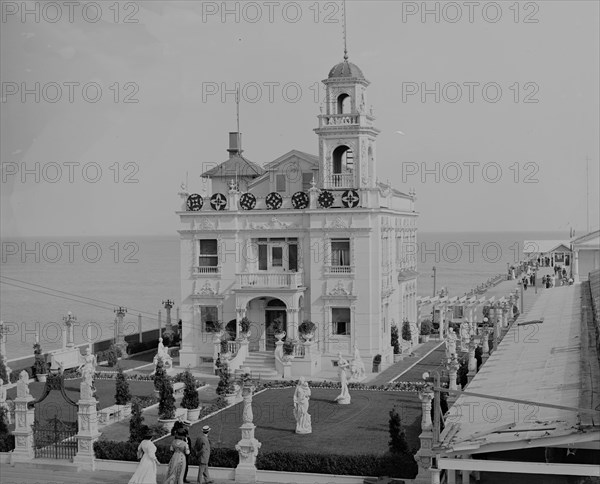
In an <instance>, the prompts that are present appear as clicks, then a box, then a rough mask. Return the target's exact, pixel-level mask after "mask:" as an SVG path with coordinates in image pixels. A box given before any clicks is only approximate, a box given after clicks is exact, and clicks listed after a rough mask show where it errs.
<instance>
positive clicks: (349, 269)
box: [324, 265, 354, 276]
mask: <svg viewBox="0 0 600 484" xmlns="http://www.w3.org/2000/svg"><path fill="white" fill-rule="evenodd" d="M324 267H325V274H333V275H336V276H337V275H341V274H345V275H348V274H353V273H354V266H330V265H327V266H324Z"/></svg>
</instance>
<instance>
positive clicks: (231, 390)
mask: <svg viewBox="0 0 600 484" xmlns="http://www.w3.org/2000/svg"><path fill="white" fill-rule="evenodd" d="M238 390H239V389H238V388H236V384H235V382H234V381H233V380H232V379H231V376H230V375H229V371H228V370H227V367H225V368H221V375H220V380H219V384H218V385H217V390H216V392H217V395H219V396H221V397H223V398H224V399H225V401H226V402H227V405H233V404H234V403H235V401H236V399H237V394H238Z"/></svg>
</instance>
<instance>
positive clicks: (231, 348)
mask: <svg viewBox="0 0 600 484" xmlns="http://www.w3.org/2000/svg"><path fill="white" fill-rule="evenodd" d="M239 349H240V343H239V341H228V342H227V352H228V353H231V354H232V355H235V354H237V352H238V350H239Z"/></svg>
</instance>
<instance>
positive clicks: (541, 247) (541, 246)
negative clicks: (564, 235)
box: [523, 240, 571, 254]
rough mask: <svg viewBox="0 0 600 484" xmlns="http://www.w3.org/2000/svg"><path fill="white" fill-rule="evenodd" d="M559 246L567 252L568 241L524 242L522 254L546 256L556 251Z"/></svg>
mask: <svg viewBox="0 0 600 484" xmlns="http://www.w3.org/2000/svg"><path fill="white" fill-rule="evenodd" d="M561 245H563V246H564V249H565V250H567V251H569V250H571V249H570V248H569V246H570V242H569V241H568V240H525V241H524V242H523V253H524V254H547V253H549V252H552V251H554V250H556V249H558V248H559V247H560V246H561Z"/></svg>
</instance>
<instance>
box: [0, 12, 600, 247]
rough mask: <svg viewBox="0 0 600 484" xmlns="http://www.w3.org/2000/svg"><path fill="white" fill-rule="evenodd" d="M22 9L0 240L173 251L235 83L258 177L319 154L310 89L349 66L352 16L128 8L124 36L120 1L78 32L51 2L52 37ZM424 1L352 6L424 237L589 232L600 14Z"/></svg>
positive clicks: (356, 51) (6, 79) (373, 88)
mask: <svg viewBox="0 0 600 484" xmlns="http://www.w3.org/2000/svg"><path fill="white" fill-rule="evenodd" d="M7 4H10V5H12V7H8V8H9V10H8V11H7V10H6V9H7V6H6V5H7ZM20 4H21V2H2V7H3V15H4V16H3V19H2V23H1V24H0V28H1V39H0V40H1V44H2V47H1V54H2V57H1V76H2V83H3V84H2V89H3V98H2V104H1V109H2V126H1V136H2V139H1V156H2V163H3V179H2V185H1V188H2V237H4V238H6V237H14V236H27V235H49V236H60V235H78V236H91V235H130V234H132V235H133V234H135V235H142V234H173V235H175V234H176V230H177V228H178V217H177V216H176V215H175V213H174V212H175V211H176V210H178V209H179V207H180V204H181V201H180V199H179V198H178V196H177V192H178V191H179V187H180V184H181V183H182V181H184V180H185V178H186V173H187V174H188V175H187V176H188V180H189V188H190V190H191V191H192V192H200V191H201V190H202V184H201V181H200V178H199V175H200V173H201V172H202V171H203V169H206V168H207V167H210V166H212V165H214V164H215V163H218V162H221V161H224V160H225V159H226V158H227V152H226V151H225V150H226V149H227V144H228V132H229V131H235V129H236V119H235V111H236V110H235V97H234V95H232V94H229V95H226V96H225V100H224V101H225V102H222V101H223V100H222V97H221V94H222V93H221V90H222V88H225V89H229V90H233V89H235V83H236V82H239V83H240V84H241V86H242V88H243V89H242V100H241V106H240V111H241V131H242V132H243V147H244V150H245V151H244V154H245V155H246V156H247V157H248V158H249V159H250V160H252V161H254V162H256V163H258V164H265V163H268V162H270V161H272V160H274V159H275V158H277V157H279V156H281V155H282V154H284V153H286V152H288V151H290V150H292V149H298V150H302V151H305V152H308V153H313V154H318V144H317V136H316V134H315V133H314V132H313V131H312V130H313V129H314V128H315V127H316V126H317V118H316V116H317V115H318V114H319V104H320V102H321V101H322V99H323V96H322V90H321V91H317V90H315V86H316V85H317V84H316V83H319V81H321V80H322V79H325V78H326V77H327V74H328V72H329V70H330V68H331V67H332V66H333V65H335V64H336V63H338V62H340V61H341V60H342V56H343V36H342V23H341V20H342V13H341V8H339V7H340V5H341V2H320V3H316V2H299V3H297V4H294V3H293V2H272V3H271V5H272V6H271V7H269V2H250V3H249V2H242V3H239V4H238V3H236V2H227V5H228V7H229V8H230V9H231V10H232V11H235V9H236V8H237V9H238V11H239V16H238V18H236V15H235V14H228V15H226V16H225V17H224V18H223V17H222V14H223V12H222V11H221V2H199V1H197V2H178V1H169V2H158V1H153V2H145V1H144V2H138V3H137V4H136V3H135V2H129V3H122V4H120V8H119V9H118V14H119V18H118V20H119V21H118V23H116V22H115V14H116V13H117V9H115V8H114V7H112V9H111V5H113V2H101V3H100V4H101V6H102V12H97V11H93V10H92V9H88V10H87V11H86V12H85V14H86V15H87V20H86V19H84V17H83V12H82V9H81V6H79V7H76V8H75V10H74V12H73V22H70V20H69V11H68V7H66V6H63V11H62V18H61V19H60V20H58V21H56V22H54V23H52V22H51V20H53V19H55V18H56V16H57V12H56V11H55V10H51V9H49V8H47V9H46V10H45V11H44V10H43V7H41V6H40V5H43V4H37V3H35V4H36V5H38V7H37V8H39V9H41V10H40V19H39V20H40V21H39V22H36V21H35V20H36V19H35V18H34V16H33V15H28V16H26V17H25V19H24V20H25V22H23V19H22V16H21V14H22V12H20V11H19V12H15V13H14V14H13V12H12V11H10V8H15V7H14V6H15V5H16V6H17V7H19V6H20ZM422 4H423V3H422V2H391V1H389V2H375V1H369V2H362V1H349V2H347V31H348V51H349V57H350V61H352V62H354V63H355V64H357V65H358V66H359V67H360V68H361V69H362V71H363V72H364V74H365V76H366V77H367V79H368V80H369V81H370V82H371V85H370V86H369V91H368V92H369V98H368V104H372V105H373V108H374V113H375V116H376V118H377V119H376V126H377V127H378V128H379V129H380V130H381V134H380V135H379V137H378V139H377V160H376V162H377V172H378V177H379V179H380V180H382V181H387V180H389V181H390V182H392V184H393V185H394V186H395V187H397V188H399V189H400V190H404V191H406V192H408V190H409V189H410V188H415V189H416V192H417V198H418V200H417V210H418V211H419V212H420V219H419V228H420V230H424V231H446V230H451V231H480V230H481V231H504V230H512V231H517V230H536V231H537V230H548V231H550V230H564V231H565V232H566V233H568V231H569V227H570V226H573V227H575V228H577V229H578V232H579V233H582V232H583V231H584V230H585V228H586V182H587V183H589V192H590V199H589V200H590V219H591V228H597V226H598V219H599V214H598V206H599V201H598V179H599V173H598V172H599V170H598V156H599V152H598V145H599V138H598V136H599V132H600V124H599V109H600V108H599V99H598V85H599V82H600V81H599V64H598V63H599V58H600V52H599V44H600V41H599V26H598V18H599V3H598V2H595V1H582V2H577V1H552V2H550V1H548V2H540V1H538V2H520V3H519V4H515V3H514V2H499V3H498V4H493V5H492V4H491V2H481V4H480V6H479V7H475V8H474V11H473V12H469V7H468V6H467V5H465V4H464V3H463V2H457V3H453V5H452V6H448V4H447V3H441V4H437V2H426V3H425V4H426V5H427V6H428V7H429V8H430V9H431V10H435V9H436V8H438V9H439V15H440V16H439V22H436V18H435V15H434V14H429V15H427V16H426V17H425V18H424V20H425V21H423V18H422V17H421V13H422V12H420V11H417V12H416V11H415V9H420V8H421V6H422ZM31 5H34V2H31ZM236 5H237V6H236ZM496 5H499V6H500V10H498V8H497V7H496ZM515 5H517V6H518V8H516V7H515ZM456 6H458V7H460V8H461V9H462V12H459V11H458V10H457V9H456ZM484 6H485V7H486V8H485V10H484V9H483V7H484ZM19 8H20V7H19ZM32 8H35V7H32ZM270 8H272V11H271V12H270V11H269V9H270ZM259 9H260V11H259ZM270 13H271V14H272V18H271V19H270V18H269V15H270ZM459 13H462V18H460V19H457V16H458V14H459ZM470 13H471V14H472V18H471V19H472V22H471V21H470V20H471V19H470V18H469V16H470ZM403 14H404V15H403ZM500 14H501V15H502V16H501V18H499V20H497V21H495V20H496V19H497V17H498V15H500ZM97 15H99V18H100V20H98V21H97V22H92V20H94V17H95V16H97ZM259 15H260V18H259ZM299 15H301V18H298V16H299ZM125 19H128V20H137V21H138V22H137V23H128V22H127V23H126V22H124V20H125ZM270 20H272V22H271V21H270ZM455 20H456V21H455ZM494 21H495V22H494ZM536 21H537V22H536ZM36 82H39V83H40V84H39V86H40V87H39V89H38V92H39V96H40V99H39V100H37V101H39V102H36V99H35V90H36V89H35V83H36ZM70 83H79V85H77V84H70ZM95 83H96V84H95ZM271 83H272V84H271ZM436 83H439V96H440V99H439V102H436V99H435V97H436V94H435V90H436ZM477 83H479V85H477ZM85 84H87V89H86V91H85V92H82V86H83V85H85ZM57 85H58V86H60V87H61V89H62V93H58V91H57V89H56V86H57ZM97 85H100V86H101V87H102V93H101V95H99V93H98V92H97V91H96V89H95V86H97ZM256 85H259V86H261V87H262V93H257V90H256V89H255V86H256ZM269 85H271V86H273V87H272V92H271V94H272V96H273V99H272V101H273V102H271V99H269V97H270V96H269V94H270V93H269V88H268V86H269ZM484 85H485V86H486V87H485V89H484ZM69 86H72V96H73V99H72V100H73V102H70V101H69ZM253 86H254V87H253ZM284 86H287V90H284V89H283V87H284ZM457 86H458V87H460V88H461V89H462V97H461V96H460V93H459V91H458V90H457ZM469 86H471V88H470V87H469ZM297 87H300V88H301V90H302V92H301V93H300V94H299V93H298V91H297ZM23 88H28V89H32V90H33V91H34V94H28V95H27V96H25V99H23V98H22V94H23V93H22V90H23ZM422 88H426V89H429V90H430V91H432V92H431V93H430V94H427V95H426V96H425V98H424V99H423V98H422V96H421V94H422V93H421V90H422ZM498 88H500V89H501V92H500V91H498ZM215 89H218V91H219V92H217V93H216V94H212V95H209V92H212V91H214V90H215ZM416 89H418V91H419V92H414V91H415V90H416ZM470 89H472V90H471V91H470ZM15 90H16V91H15ZM84 96H87V99H86V98H85V97H84ZM116 96H118V99H115V97H116ZM315 97H317V99H315ZM470 97H471V99H469V98H470ZM94 98H97V102H92V101H93V100H94ZM125 99H127V100H129V101H134V100H137V101H139V102H137V103H132V102H124V101H125ZM53 100H54V101H56V102H50V101H53ZM471 100H472V102H470V101H471ZM115 101H118V102H115ZM251 101H254V102H251ZM452 101H454V102H452ZM493 101H495V102H493ZM526 101H527V102H526ZM535 101H537V102H535ZM397 131H401V132H402V133H403V134H399V133H397ZM586 156H589V159H590V161H589V178H587V177H586ZM69 164H70V165H69ZM77 164H78V165H77ZM57 166H60V167H61V169H62V173H58V172H57V171H56V167H57ZM69 167H70V168H69ZM98 167H101V169H102V173H99V172H97V168H98ZM457 168H460V169H461V170H462V173H461V172H459V171H458V170H457ZM23 169H27V170H30V174H28V175H26V176H25V177H24V179H23V176H22V175H23V173H22V172H23ZM423 169H426V170H429V171H430V173H429V174H428V175H426V177H425V179H423V178H422V170H423ZM70 170H71V173H70V172H69V171H70ZM499 170H500V171H499ZM436 171H438V173H439V178H438V179H436V177H437V174H436ZM36 172H37V173H36ZM415 172H416V173H415ZM13 173H14V174H13ZM36 176H39V179H38V180H36ZM70 177H72V182H71V180H70ZM85 178H87V180H88V181H86V179H85ZM94 179H97V181H96V182H95V183H93V182H92V180H94ZM52 181H53V182H52ZM126 181H129V182H131V181H137V183H126Z"/></svg>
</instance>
